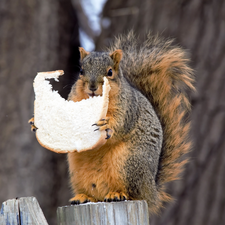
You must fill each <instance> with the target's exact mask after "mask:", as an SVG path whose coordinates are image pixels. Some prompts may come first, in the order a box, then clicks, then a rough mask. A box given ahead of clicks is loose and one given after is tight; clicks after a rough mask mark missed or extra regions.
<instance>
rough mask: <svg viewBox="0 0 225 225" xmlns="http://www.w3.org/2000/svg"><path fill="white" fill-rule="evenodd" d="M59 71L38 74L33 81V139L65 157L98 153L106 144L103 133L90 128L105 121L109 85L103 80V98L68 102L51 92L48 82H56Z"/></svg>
mask: <svg viewBox="0 0 225 225" xmlns="http://www.w3.org/2000/svg"><path fill="white" fill-rule="evenodd" d="M63 74H64V72H63V71H62V70H57V71H53V72H42V73H38V74H37V76H36V77H35V79H34V84H33V85H34V92H35V102H34V125H35V126H36V127H37V131H36V137H37V140H38V142H39V143H40V144H41V145H42V146H43V147H45V148H47V149H49V150H51V151H54V152H57V153H67V152H74V151H78V152H81V151H86V150H92V149H97V148H99V147H101V146H102V145H104V144H105V143H106V141H107V140H106V131H99V130H97V131H94V130H95V129H96V128H98V127H96V126H92V125H93V124H94V123H96V122H98V121H99V120H100V119H104V118H105V117H106V113H107V110H108V101H109V100H108V97H109V91H110V85H109V83H108V80H107V78H106V77H104V85H103V94H102V96H95V97H90V98H89V99H86V100H82V101H80V102H73V101H67V100H65V99H63V98H62V97H61V96H60V95H59V94H58V92H57V91H52V86H51V84H50V83H49V81H48V80H46V79H49V78H54V79H55V80H56V81H58V80H57V78H58V77H59V76H60V75H63Z"/></svg>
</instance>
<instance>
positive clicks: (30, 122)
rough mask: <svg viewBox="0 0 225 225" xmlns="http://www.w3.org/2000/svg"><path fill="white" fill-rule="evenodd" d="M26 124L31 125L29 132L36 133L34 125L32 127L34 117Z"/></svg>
mask: <svg viewBox="0 0 225 225" xmlns="http://www.w3.org/2000/svg"><path fill="white" fill-rule="evenodd" d="M28 123H29V124H30V125H31V131H33V132H36V130H37V129H38V128H37V127H36V126H35V125H34V117H32V118H31V119H30V120H29V121H28Z"/></svg>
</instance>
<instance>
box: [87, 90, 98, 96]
mask: <svg viewBox="0 0 225 225" xmlns="http://www.w3.org/2000/svg"><path fill="white" fill-rule="evenodd" d="M88 95H89V96H90V97H94V96H99V94H96V93H95V92H94V91H93V92H92V93H88Z"/></svg>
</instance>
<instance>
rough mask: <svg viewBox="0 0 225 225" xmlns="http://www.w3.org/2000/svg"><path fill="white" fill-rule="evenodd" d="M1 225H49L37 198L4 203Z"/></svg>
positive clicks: (11, 200) (0, 214) (0, 216)
mask: <svg viewBox="0 0 225 225" xmlns="http://www.w3.org/2000/svg"><path fill="white" fill-rule="evenodd" d="M0 224H1V225H11V224H12V225H25V224H26V225H48V223H47V221H46V219H45V217H44V214H43V212H42V210H41V208H40V206H39V204H38V201H37V199H36V198H35V197H25V198H16V199H10V200H8V201H5V202H3V203H2V208H1V211H0Z"/></svg>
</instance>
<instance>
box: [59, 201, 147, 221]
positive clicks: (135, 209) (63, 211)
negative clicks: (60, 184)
mask: <svg viewBox="0 0 225 225" xmlns="http://www.w3.org/2000/svg"><path fill="white" fill-rule="evenodd" d="M57 218H58V225H72V224H75V225H122V224H124V225H125V224H129V225H140V224H141V225H148V224H149V218H148V206H147V203H146V201H125V202H110V203H106V202H99V203H87V204H82V205H74V206H64V207H59V208H58V210H57Z"/></svg>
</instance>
